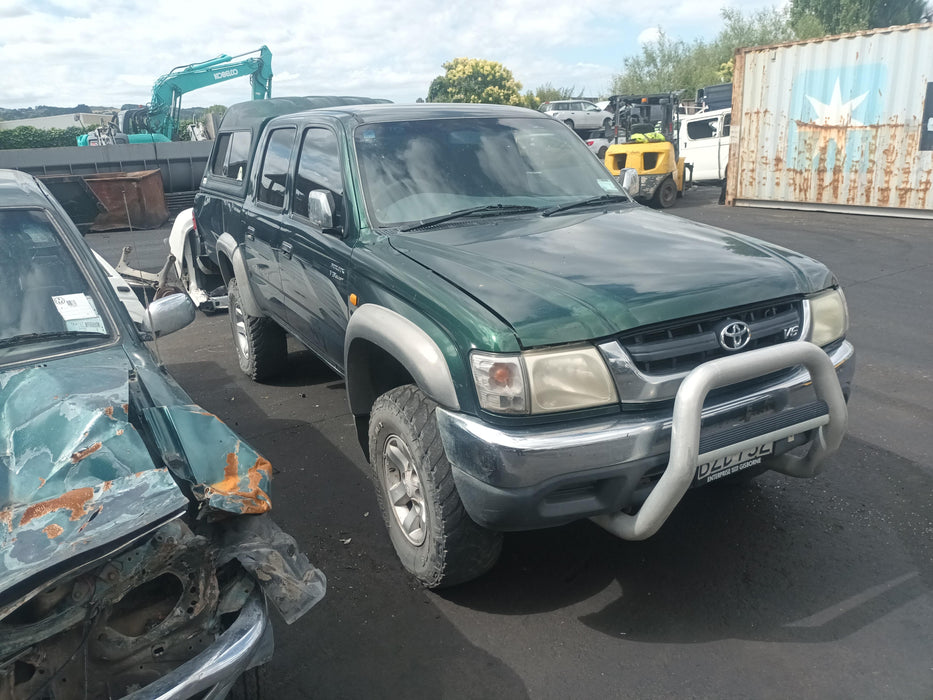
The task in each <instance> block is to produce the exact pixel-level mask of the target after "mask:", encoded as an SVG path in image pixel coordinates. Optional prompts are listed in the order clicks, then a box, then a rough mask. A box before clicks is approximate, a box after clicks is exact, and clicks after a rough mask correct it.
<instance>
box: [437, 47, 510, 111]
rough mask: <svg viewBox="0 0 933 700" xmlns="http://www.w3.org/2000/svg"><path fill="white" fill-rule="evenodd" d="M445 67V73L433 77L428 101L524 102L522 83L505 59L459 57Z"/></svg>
mask: <svg viewBox="0 0 933 700" xmlns="http://www.w3.org/2000/svg"><path fill="white" fill-rule="evenodd" d="M443 67H444V70H445V71H446V72H445V73H444V75H439V76H437V77H436V78H435V79H434V80H433V81H431V87H430V88H429V89H428V100H427V101H428V102H479V103H483V104H504V105H521V104H523V100H522V96H521V89H522V84H521V83H519V82H518V81H516V80H515V78H514V77H513V76H512V71H510V70H509V69H508V68H506V67H505V66H503V65H502V64H501V63H498V62H496V61H487V60H484V59H482V58H455V59H453V60H452V61H448V62H447V63H445V64H443Z"/></svg>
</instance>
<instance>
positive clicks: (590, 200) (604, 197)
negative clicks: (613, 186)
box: [541, 193, 631, 216]
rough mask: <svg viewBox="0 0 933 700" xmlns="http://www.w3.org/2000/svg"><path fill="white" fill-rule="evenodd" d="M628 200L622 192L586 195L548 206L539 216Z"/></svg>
mask: <svg viewBox="0 0 933 700" xmlns="http://www.w3.org/2000/svg"><path fill="white" fill-rule="evenodd" d="M628 201H631V200H629V198H628V196H626V195H624V194H608V193H607V194H601V195H599V196H598V197H587V198H586V199H579V200H577V201H576V202H568V203H567V204H559V205H557V206H556V207H550V208H549V209H545V210H544V211H543V212H541V216H550V215H551V214H557V213H559V212H562V211H567V210H568V209H576V208H577V207H591V206H593V205H595V204H607V203H609V202H628Z"/></svg>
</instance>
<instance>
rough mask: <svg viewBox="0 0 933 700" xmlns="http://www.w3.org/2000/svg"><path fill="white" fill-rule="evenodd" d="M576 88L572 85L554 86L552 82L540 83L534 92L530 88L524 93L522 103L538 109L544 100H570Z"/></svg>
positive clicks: (529, 107)
mask: <svg viewBox="0 0 933 700" xmlns="http://www.w3.org/2000/svg"><path fill="white" fill-rule="evenodd" d="M573 93H574V88H572V87H569V88H568V87H559V88H556V87H554V86H553V85H552V84H551V83H545V84H544V85H539V86H538V87H536V88H535V91H534V92H532V91H531V90H529V91H528V92H526V93H525V94H524V95H522V105H524V106H525V107H528V109H538V107H540V106H541V104H542V103H544V102H554V101H555V100H569V99H571V98H572V97H573Z"/></svg>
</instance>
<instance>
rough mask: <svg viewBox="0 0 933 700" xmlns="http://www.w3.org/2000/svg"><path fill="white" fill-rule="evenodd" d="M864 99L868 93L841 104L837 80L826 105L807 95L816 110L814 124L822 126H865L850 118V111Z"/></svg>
mask: <svg viewBox="0 0 933 700" xmlns="http://www.w3.org/2000/svg"><path fill="white" fill-rule="evenodd" d="M866 97H868V93H867V92H863V93H862V94H861V95H859V96H858V97H854V98H852V99H851V100H849V101H848V102H843V101H842V92H841V91H840V90H839V78H836V84H835V86H834V87H833V96H832V98H831V99H830V101H829V104H828V105H827V104H823V103H822V102H820V101H819V100H816V99H814V98H812V97H810V96H809V95H807V99H808V100H810V104H811V105H813V109H815V110H816V120H815V121H816V123H817V124H821V125H823V126H865V125H864V124H862V122H860V121H856V120H855V119H853V118H852V111H853V110H854V109H855V108H856V107H858V106H859V105H860V104H862V102H864V101H865V98H866Z"/></svg>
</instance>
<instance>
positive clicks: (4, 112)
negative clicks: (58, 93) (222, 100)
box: [0, 104, 207, 121]
mask: <svg viewBox="0 0 933 700" xmlns="http://www.w3.org/2000/svg"><path fill="white" fill-rule="evenodd" d="M135 107H139V105H137V104H126V105H123V106H122V107H119V108H117V107H92V106H90V105H86V104H79V105H75V106H74V107H50V106H48V105H37V106H35V107H22V108H18V109H14V108H7V107H0V121H14V120H16V119H35V118H36V117H55V116H58V115H59V114H77V113H79V112H80V113H82V114H92V113H100V112H116V111H118V109H133V108H135ZM206 111H207V107H182V110H181V115H180V118H181V119H194V118H196V117H199V116H201V115H202V114H203V113H204V112H206Z"/></svg>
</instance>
